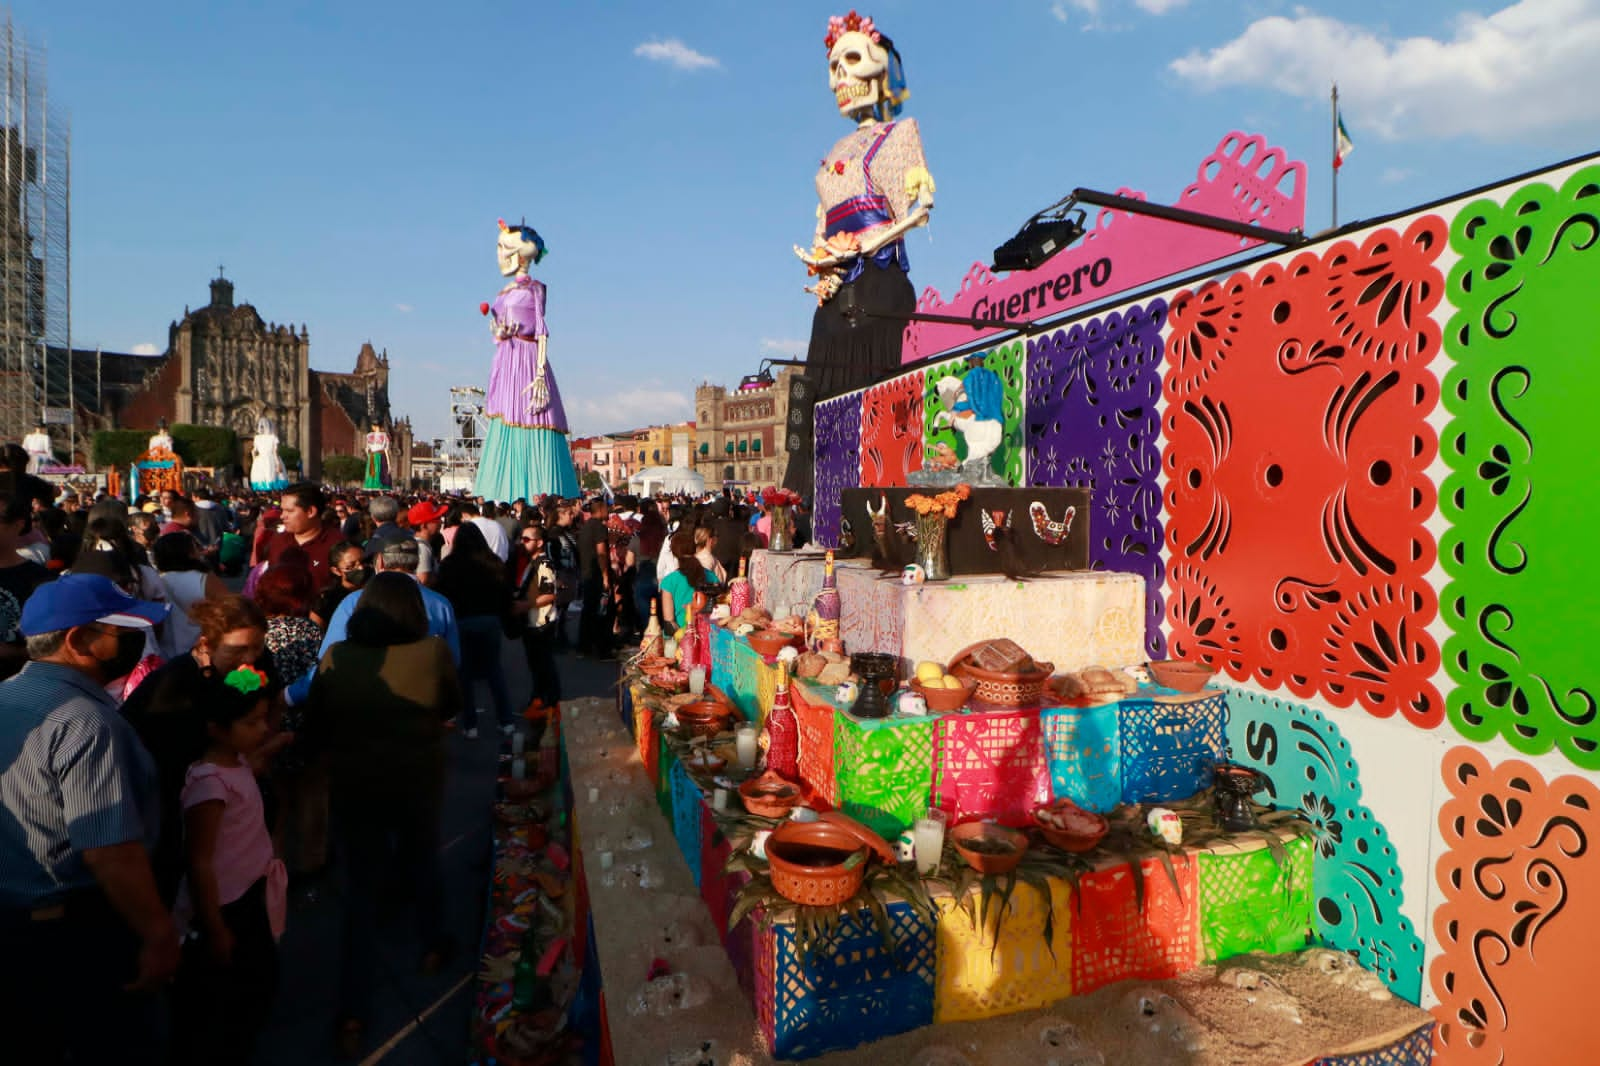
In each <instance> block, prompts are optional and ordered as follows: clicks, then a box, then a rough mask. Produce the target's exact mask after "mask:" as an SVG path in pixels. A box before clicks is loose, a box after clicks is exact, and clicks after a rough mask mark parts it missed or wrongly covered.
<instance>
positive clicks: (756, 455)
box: [694, 366, 797, 489]
mask: <svg viewBox="0 0 1600 1066" xmlns="http://www.w3.org/2000/svg"><path fill="white" fill-rule="evenodd" d="M796 373H797V369H796V368H795V367H788V366H786V367H782V368H780V369H779V371H778V374H777V377H776V378H773V376H772V375H771V374H770V373H768V374H764V375H752V376H751V377H747V378H745V379H744V382H743V383H742V384H740V385H739V386H738V387H737V388H734V389H731V390H730V389H727V388H724V387H723V386H721V385H711V384H705V385H701V386H700V387H699V388H697V389H695V390H694V406H695V410H696V412H697V413H698V415H699V417H698V418H697V419H696V421H695V438H696V443H695V447H694V468H695V470H696V471H697V472H698V473H699V474H700V476H701V477H703V478H705V479H706V485H707V486H708V487H710V486H716V485H721V484H724V483H727V482H734V483H741V482H742V483H745V484H748V485H750V486H752V487H754V488H758V489H760V488H766V487H767V486H769V485H781V484H783V473H784V470H785V468H786V467H787V466H788V464H789V452H788V449H787V448H786V447H785V439H784V438H785V433H784V426H785V425H786V424H787V420H788V417H789V379H790V378H792V377H794V376H795V374H796Z"/></svg>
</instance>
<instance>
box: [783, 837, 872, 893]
mask: <svg viewBox="0 0 1600 1066" xmlns="http://www.w3.org/2000/svg"><path fill="white" fill-rule="evenodd" d="M863 847H864V845H863V844H862V842H861V840H860V838H859V837H858V836H857V835H856V834H854V833H852V832H850V831H849V830H848V829H845V828H843V827H841V826H838V825H834V824H833V823H831V822H825V821H816V822H785V823H784V824H783V825H781V826H779V827H778V828H777V829H776V830H774V831H773V834H772V836H771V837H769V838H768V839H767V845H766V851H767V863H768V865H769V867H770V868H771V873H772V887H773V888H774V889H776V890H777V892H778V894H779V895H780V896H782V897H783V898H784V899H787V900H791V901H793V902H795V903H800V904H804V905H805V906H808V907H829V906H833V905H835V904H838V903H843V902H844V901H845V900H847V899H849V898H850V897H851V896H853V895H855V894H856V890H857V889H859V888H860V887H861V881H862V879H863V878H864V877H866V876H867V864H866V862H865V861H864V859H865V857H859V858H858V859H857V860H856V861H855V862H854V864H853V865H849V866H847V864H848V863H850V861H851V856H854V855H857V853H858V852H860V851H862V850H863Z"/></svg>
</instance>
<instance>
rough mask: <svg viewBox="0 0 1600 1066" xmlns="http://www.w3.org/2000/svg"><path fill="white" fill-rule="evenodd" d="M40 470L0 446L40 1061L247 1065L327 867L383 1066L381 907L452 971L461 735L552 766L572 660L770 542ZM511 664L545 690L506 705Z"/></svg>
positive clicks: (12, 959)
mask: <svg viewBox="0 0 1600 1066" xmlns="http://www.w3.org/2000/svg"><path fill="white" fill-rule="evenodd" d="M14 451H16V452H20V449H15V448H14V446H13V447H12V448H8V449H6V450H5V451H4V452H0V486H3V488H0V678H3V679H4V680H0V807H3V811H0V813H3V815H4V817H3V818H0V940H3V941H4V943H6V945H7V948H8V950H7V956H8V963H7V964H6V965H0V1033H4V1034H5V1036H4V1039H5V1040H7V1041H8V1045H7V1046H8V1047H10V1048H13V1049H15V1050H16V1052H17V1055H18V1058H17V1061H19V1062H23V1061H25V1062H30V1063H32V1062H37V1063H65V1062H71V1063H90V1062H99V1061H102V1060H104V1061H113V1060H114V1061H120V1062H128V1063H138V1062H146V1061H148V1062H155V1063H167V1062H173V1063H235V1062H238V1063H246V1062H249V1061H250V1057H251V1053H252V1048H253V1046H254V1044H255V1042H256V1040H257V1038H258V1036H259V1034H260V1032H261V1030H262V1028H263V1026H264V1025H265V1024H266V1021H267V1019H268V1017H269V1015H270V1013H271V1010H272V1005H273V1001H274V995H275V990H276V988H277V983H278V963H277V950H276V942H277V939H278V937H279V936H281V934H282V932H283V929H284V927H285V923H286V915H287V911H288V906H287V904H288V901H289V900H290V899H291V897H294V896H296V895H297V894H300V893H307V894H309V893H312V892H315V891H316V886H317V885H319V884H324V883H326V881H327V879H328V878H329V877H330V876H331V875H330V872H329V871H330V868H331V867H336V868H337V872H338V875H339V883H340V884H342V886H343V887H342V891H343V893H344V907H343V914H344V919H343V922H344V924H343V931H342V937H341V942H340V980H339V1003H338V1021H337V1024H336V1030H335V1033H334V1034H333V1039H334V1041H335V1043H336V1045H337V1047H338V1049H339V1050H340V1051H341V1052H342V1053H343V1054H345V1055H347V1056H354V1055H355V1054H357V1053H358V1052H359V1050H360V1049H361V1048H362V1047H363V1046H365V1040H366V1037H367V1033H366V1026H367V1024H368V1022H369V1017H370V1009H371V1002H370V1001H371V999H372V995H373V986H374V972H375V966H376V964H377V959H376V954H377V949H378V938H379V931H378V929H377V926H376V924H375V918H374V915H376V914H377V913H378V912H379V910H380V907H379V903H380V901H381V900H382V898H383V896H384V893H385V891H386V886H388V889H389V890H390V891H391V894H392V886H394V885H404V886H407V888H408V889H409V893H410V896H411V899H410V903H411V905H412V909H413V912H414V916H415V924H416V930H417V935H418V943H419V944H420V945H422V949H423V950H422V956H421V958H420V959H419V960H418V964H419V966H420V967H421V968H422V969H423V970H424V971H425V972H426V971H437V970H439V969H440V968H441V967H443V966H445V965H446V964H447V963H448V962H449V960H450V959H451V958H452V956H453V954H454V952H455V948H456V945H454V944H453V943H451V942H450V940H449V938H448V937H447V936H446V934H445V921H444V915H445V900H444V892H443V886H442V880H441V869H440V844H439V827H440V812H441V806H442V799H443V794H444V788H445V778H446V773H447V766H448V760H447V744H446V738H447V736H448V734H449V733H450V732H451V731H455V732H456V733H458V734H459V736H460V737H461V738H462V739H463V740H465V741H475V740H477V739H478V737H479V733H480V729H488V730H491V731H498V733H499V734H504V735H506V736H509V735H510V734H512V733H514V732H516V731H518V730H524V731H526V732H527V733H528V734H529V737H528V739H529V740H530V741H531V743H532V744H535V745H536V744H538V742H539V739H540V737H541V735H542V733H543V731H544V727H545V724H546V723H547V722H548V721H549V720H551V718H552V717H553V716H554V715H556V714H557V713H559V705H560V702H561V699H562V678H561V673H560V669H559V666H558V654H559V653H561V652H562V651H563V650H565V651H570V652H571V653H573V654H576V655H578V656H584V657H590V658H593V659H598V660H605V659H611V658H614V657H615V656H616V655H617V653H618V649H620V648H622V647H624V646H625V645H627V644H628V643H630V642H636V641H637V640H638V639H639V637H640V636H641V634H642V633H643V632H644V631H645V630H646V628H647V627H648V625H649V623H650V621H651V619H659V620H660V622H661V624H662V626H663V629H664V630H665V631H666V632H667V633H669V634H670V633H671V632H673V631H674V630H675V629H676V628H678V627H681V626H682V625H684V624H685V622H686V611H687V609H688V605H689V602H690V600H691V598H692V596H693V592H694V590H695V589H696V588H697V587H699V586H701V585H705V584H710V583H718V582H726V581H727V579H728V577H729V575H731V574H733V573H734V572H736V570H737V568H738V566H739V565H740V559H741V556H742V555H746V554H747V553H748V552H749V551H750V550H752V549H753V548H756V547H760V546H761V545H762V543H763V539H764V537H763V534H764V522H765V521H766V516H765V515H764V514H763V513H762V510H761V508H760V507H759V505H758V504H753V503H747V502H744V501H741V500H738V499H736V498H733V497H731V496H729V495H721V496H716V497H714V498H711V499H707V500H703V501H693V500H688V499H683V498H676V499H666V498H661V499H643V500H641V499H634V498H621V499H617V500H615V501H608V500H607V499H603V498H598V497H596V498H593V499H589V500H587V501H582V500H562V499H549V500H536V501H532V502H528V501H517V502H516V503H514V504H511V505H498V504H495V503H491V502H486V501H481V500H469V499H456V498H435V497H430V496H421V497H410V498H404V499H402V498H397V497H395V496H390V495H375V496H370V497H365V496H364V497H349V496H340V495H330V494H328V493H326V492H325V491H324V490H323V489H322V488H321V487H320V486H318V485H315V484H311V483H301V484H296V485H292V486H290V487H289V488H288V489H286V490H284V491H283V492H282V493H281V494H278V495H276V496H275V497H273V498H270V499H268V498H262V497H259V496H257V495H254V494H251V493H236V494H225V493H220V492H218V493H212V492H208V491H206V490H204V489H197V490H195V491H194V492H192V493H191V494H189V495H184V494H181V493H177V492H170V491H169V492H162V493H159V494H157V495H155V496H154V497H152V498H148V499H146V498H141V499H138V500H134V501H132V502H131V503H128V502H124V501H123V500H120V499H117V498H113V497H108V496H105V495H104V494H100V495H99V496H98V497H97V498H94V499H81V498H79V497H77V496H76V495H74V494H73V493H70V492H67V493H62V494H60V495H58V494H57V492H56V490H55V489H54V488H53V487H52V486H50V485H48V484H46V483H44V482H43V481H41V480H39V479H38V478H36V477H33V476H31V475H28V474H26V473H25V472H24V470H23V468H22V467H21V466H17V465H14V460H15V458H16V456H15V455H14V454H12V453H13V452H14ZM5 470H9V471H10V472H9V475H6V474H4V471H5ZM236 590H237V591H236ZM573 615H576V616H577V617H576V623H575V625H574V623H573V619H572V616H573ZM507 641H515V642H518V643H520V645H521V648H522V651H523V653H524V655H525V658H526V662H527V666H528V674H529V678H530V681H531V691H529V692H527V693H522V692H516V693H513V692H512V691H511V687H510V684H509V682H508V677H507V674H506V671H505V669H504V665H503V654H502V653H503V650H504V648H505V644H506V642H507ZM480 692H482V693H485V694H486V696H487V704H486V706H487V707H488V708H489V711H490V713H492V714H493V716H494V717H493V720H492V724H490V723H489V722H487V721H486V722H484V723H480V721H479V710H478V707H479V701H478V695H479V693H480ZM484 817H485V819H487V818H488V817H489V812H487V811H486V812H485V814H484ZM17 960H28V961H27V964H26V965H18V964H17Z"/></svg>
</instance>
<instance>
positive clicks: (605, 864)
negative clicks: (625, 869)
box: [600, 851, 615, 870]
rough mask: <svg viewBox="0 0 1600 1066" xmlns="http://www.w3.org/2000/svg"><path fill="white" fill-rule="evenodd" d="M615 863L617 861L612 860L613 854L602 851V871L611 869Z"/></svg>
mask: <svg viewBox="0 0 1600 1066" xmlns="http://www.w3.org/2000/svg"><path fill="white" fill-rule="evenodd" d="M613 861H615V860H613V859H612V857H611V852H609V851H602V852H601V853H600V869H602V870H609V869H611V864H612V862H613Z"/></svg>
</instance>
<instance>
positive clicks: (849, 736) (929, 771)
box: [833, 711, 934, 840]
mask: <svg viewBox="0 0 1600 1066" xmlns="http://www.w3.org/2000/svg"><path fill="white" fill-rule="evenodd" d="M933 732H934V724H933V721H932V720H931V719H927V718H921V719H916V718H913V719H909V720H895V719H892V718H884V719H876V720H873V721H862V720H861V719H857V718H852V717H851V716H850V715H849V714H847V713H845V712H844V711H835V712H834V734H833V765H834V779H835V781H836V782H837V787H838V790H839V808H840V810H842V811H844V813H846V814H848V815H849V816H850V817H852V818H855V819H857V820H859V821H861V822H863V823H865V824H866V825H867V826H869V827H871V828H872V830H873V831H874V832H876V833H878V834H880V835H881V836H884V837H886V838H888V839H890V840H893V839H894V838H895V837H897V836H899V835H900V833H901V832H902V831H903V830H905V829H907V828H909V827H910V826H911V823H912V822H915V821H916V820H917V819H918V818H920V817H921V816H922V813H923V812H924V811H925V810H927V808H928V805H929V798H928V797H929V788H930V786H931V784H932V781H933Z"/></svg>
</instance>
